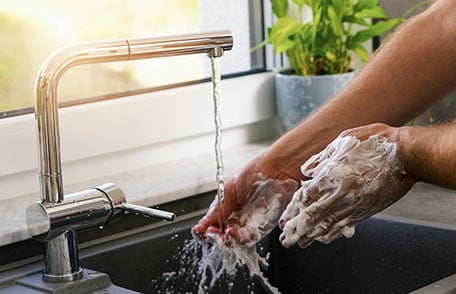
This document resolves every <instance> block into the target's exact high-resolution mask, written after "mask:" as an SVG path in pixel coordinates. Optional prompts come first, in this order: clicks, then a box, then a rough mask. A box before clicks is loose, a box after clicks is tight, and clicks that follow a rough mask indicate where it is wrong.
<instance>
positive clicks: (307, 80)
mask: <svg viewBox="0 0 456 294" xmlns="http://www.w3.org/2000/svg"><path fill="white" fill-rule="evenodd" d="M354 75H355V74H354V73H353V72H349V73H344V74H335V75H321V76H298V75H289V74H285V73H284V72H278V73H277V74H276V75H275V93H276V105H277V112H278V116H279V120H280V125H281V127H282V130H283V131H284V132H287V131H289V130H290V129H292V128H293V127H294V126H296V125H297V124H298V123H299V122H300V121H301V120H302V119H303V118H305V117H306V116H308V115H309V114H310V113H311V112H312V111H314V110H315V109H316V108H317V107H319V106H320V105H322V104H324V103H325V102H326V101H327V100H328V99H329V98H331V97H332V96H334V95H335V94H336V93H337V92H339V91H340V90H341V89H343V88H344V87H345V86H346V85H347V84H348V83H349V81H350V80H351V79H352V78H353V77H354Z"/></svg>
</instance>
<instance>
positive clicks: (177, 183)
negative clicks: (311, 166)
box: [0, 142, 456, 246]
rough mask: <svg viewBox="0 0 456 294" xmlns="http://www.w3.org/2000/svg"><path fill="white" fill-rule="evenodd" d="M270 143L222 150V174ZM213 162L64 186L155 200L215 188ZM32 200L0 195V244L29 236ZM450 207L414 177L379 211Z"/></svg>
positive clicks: (398, 213) (437, 212) (433, 212)
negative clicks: (106, 187)
mask: <svg viewBox="0 0 456 294" xmlns="http://www.w3.org/2000/svg"><path fill="white" fill-rule="evenodd" d="M270 143H271V142H261V143H253V144H247V145H243V146H240V147H234V148H230V149H227V150H224V162H225V163H224V165H225V173H224V174H225V178H229V177H231V176H232V175H233V174H234V173H235V172H236V171H238V170H239V169H240V168H241V167H242V166H244V165H245V164H246V163H247V162H248V161H250V160H251V159H253V158H254V157H256V156H257V155H259V154H260V153H261V152H262V151H264V150H265V149H266V148H267V147H268V146H269V145H270ZM215 168H216V167H215V162H214V160H213V154H210V155H209V154H202V155H201V156H196V157H192V158H188V159H187V160H179V161H174V162H169V163H167V164H161V165H156V166H151V167H148V168H143V169H138V170H135V171H131V172H124V173H120V174H118V175H115V176H112V177H109V178H99V179H94V180H92V181H90V182H87V183H81V184H78V185H73V186H70V187H65V191H66V193H70V192H75V191H80V190H84V189H88V188H90V187H93V186H96V185H99V184H102V183H106V182H113V183H116V184H117V185H118V186H119V187H120V188H122V190H123V191H124V192H125V195H126V198H127V202H130V203H133V204H138V205H143V206H154V205H158V204H161V203H166V202H170V201H173V200H177V199H182V198H185V197H188V196H192V195H197V194H200V193H205V192H209V191H213V190H215ZM37 200H39V196H38V195H25V196H22V197H17V198H13V199H9V200H5V201H0V246H4V245H7V244H11V243H15V242H18V241H22V240H25V239H29V238H30V236H29V234H28V232H27V227H26V223H25V210H26V208H27V207H28V206H29V205H30V204H31V203H32V202H33V201H37ZM455 209H456V191H455V190H450V189H445V188H441V187H436V186H433V185H429V184H425V183H417V184H416V185H415V186H414V187H413V188H412V189H411V190H410V191H409V192H408V193H407V194H406V195H405V196H404V197H403V198H402V199H400V200H399V201H398V202H396V203H395V204H393V205H392V206H390V207H389V208H387V209H386V210H384V211H383V212H381V213H380V214H381V215H384V216H394V217H399V218H409V219H416V220H422V221H427V222H435V223H442V224H447V225H456V214H455V213H454V210H455Z"/></svg>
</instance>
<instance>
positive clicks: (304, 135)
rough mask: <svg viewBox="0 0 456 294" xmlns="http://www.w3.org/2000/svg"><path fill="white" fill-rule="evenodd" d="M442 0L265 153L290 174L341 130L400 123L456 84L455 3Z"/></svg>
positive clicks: (404, 28)
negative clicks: (341, 89) (348, 83)
mask: <svg viewBox="0 0 456 294" xmlns="http://www.w3.org/2000/svg"><path fill="white" fill-rule="evenodd" d="M452 1H454V0H440V1H439V2H438V3H436V4H435V5H434V6H433V7H431V8H430V9H429V10H428V11H427V12H425V13H423V14H422V15H420V16H417V17H416V18H414V19H413V20H411V21H410V22H408V23H407V24H406V25H404V26H403V27H402V28H401V29H400V30H399V31H398V32H397V33H395V34H394V35H393V37H392V38H391V39H390V40H389V41H388V42H387V43H386V44H385V45H384V46H383V47H382V48H381V49H380V50H379V52H378V54H376V56H375V57H374V58H373V59H372V61H371V62H369V63H368V64H367V65H366V67H365V68H364V69H363V70H362V71H361V72H360V73H359V74H358V75H357V77H356V78H355V79H354V80H353V82H352V83H351V84H350V85H349V86H348V87H347V88H346V89H345V90H344V91H342V92H341V93H340V94H339V95H337V96H336V97H334V99H332V100H331V101H330V102H329V103H327V104H326V105H324V106H323V107H321V108H320V109H319V110H318V111H317V112H315V113H314V114H313V115H312V116H311V117H310V118H308V119H306V120H305V121H304V122H302V123H301V124H300V125H299V126H298V127H296V128H295V129H294V130H292V131H291V132H289V133H287V134H286V135H285V136H283V137H282V138H281V139H279V140H278V141H277V142H276V144H274V145H273V147H272V148H271V149H270V150H269V152H268V154H267V157H268V158H269V159H271V160H273V161H274V165H276V166H278V168H279V169H281V170H284V171H285V172H286V173H287V174H288V175H289V176H291V177H293V178H295V179H299V178H300V177H301V175H300V171H299V167H300V165H301V164H302V163H304V162H305V161H306V160H307V159H308V157H309V156H311V155H313V154H315V153H318V152H319V151H321V150H322V149H323V148H324V147H325V146H326V145H327V144H328V143H329V142H331V141H332V140H333V139H334V138H335V137H336V136H337V135H338V134H339V133H340V132H341V131H342V130H345V129H350V128H353V127H357V126H361V125H366V124H370V123H374V122H383V123H386V124H389V125H393V126H399V125H401V124H403V123H405V122H407V121H409V120H410V119H412V118H414V117H415V116H416V115H417V114H419V113H421V112H423V111H424V110H425V109H427V108H428V107H429V106H430V105H432V104H433V103H434V102H435V101H437V100H438V99H440V98H442V97H444V96H445V95H446V94H448V93H450V92H451V91H452V90H454V88H455V86H456V82H455V81H456V72H455V71H454V69H453V68H454V66H455V64H456V37H455V29H454V27H456V5H455V3H454V2H452Z"/></svg>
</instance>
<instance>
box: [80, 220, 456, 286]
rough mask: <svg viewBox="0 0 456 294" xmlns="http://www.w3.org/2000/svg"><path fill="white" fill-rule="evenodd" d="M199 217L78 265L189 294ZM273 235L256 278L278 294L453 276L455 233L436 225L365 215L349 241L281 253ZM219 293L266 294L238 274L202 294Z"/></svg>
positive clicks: (127, 282)
mask: <svg viewBox="0 0 456 294" xmlns="http://www.w3.org/2000/svg"><path fill="white" fill-rule="evenodd" d="M199 218H200V216H197V217H194V218H190V219H187V220H184V221H178V222H176V223H172V224H167V225H164V226H161V227H159V228H156V229H153V230H148V231H145V232H141V233H138V234H134V235H131V236H128V237H125V238H122V239H118V240H114V241H111V242H108V243H107V244H100V245H97V246H93V247H90V248H87V249H85V250H83V251H82V254H81V263H82V265H83V266H84V267H85V268H90V269H93V270H97V271H100V272H104V273H108V274H109V276H110V277H111V279H112V281H113V282H114V284H116V285H119V286H121V287H125V288H128V289H133V290H135V291H139V292H143V293H194V292H196V291H197V289H198V282H199V278H198V275H195V273H196V270H195V268H192V267H194V266H195V262H194V261H195V260H198V257H197V256H198V254H199V253H198V252H197V251H194V252H193V253H194V255H195V256H194V257H192V256H190V257H189V256H188V255H189V254H191V252H190V253H189V252H188V250H186V248H188V246H189V245H188V244H190V243H191V242H192V241H190V240H192V236H191V233H190V228H191V227H192V226H193V225H194V224H195V223H196V222H197V220H198V219H199ZM279 234H280V231H279V230H278V229H276V230H274V231H273V232H272V233H271V234H270V235H269V236H268V237H266V238H265V239H264V240H262V242H261V244H259V245H258V250H259V251H261V254H262V255H267V256H268V259H269V267H268V268H267V269H264V276H265V277H267V279H268V280H269V282H270V283H271V284H272V285H273V286H275V287H277V288H278V289H279V290H280V292H282V293H407V292H410V291H413V290H417V289H420V288H422V287H425V286H427V285H429V284H431V283H433V282H436V281H438V280H440V279H443V278H445V277H448V276H450V275H452V274H454V273H456V228H452V227H448V226H443V225H439V224H434V223H422V222H420V223H418V222H415V221H410V220H402V219H401V220H399V219H392V218H388V217H372V218H370V219H367V220H365V221H364V222H362V223H361V224H359V225H358V226H357V228H356V234H355V236H354V237H353V238H351V239H346V238H342V239H338V240H336V241H334V242H332V243H331V244H328V245H325V244H321V243H318V242H315V243H313V244H312V245H311V246H310V247H308V248H306V249H301V248H299V247H292V248H289V249H286V248H283V247H282V246H281V244H280V243H279V242H278V236H279ZM182 256H184V257H185V259H186V260H183V258H182ZM189 258H190V259H191V260H193V263H192V262H189ZM453 281H454V279H453ZM454 289H455V290H456V283H454ZM227 291H230V292H231V293H245V292H249V293H251V292H253V293H269V292H270V291H269V290H268V288H267V287H264V286H263V283H262V280H261V279H250V278H249V274H248V272H247V270H246V269H242V268H241V269H240V270H239V271H238V274H237V275H236V276H234V277H225V278H223V279H220V280H219V281H218V282H217V283H216V284H215V286H214V287H213V288H212V289H211V291H210V292H211V293H226V292H227Z"/></svg>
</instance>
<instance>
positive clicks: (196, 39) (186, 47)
mask: <svg viewBox="0 0 456 294" xmlns="http://www.w3.org/2000/svg"><path fill="white" fill-rule="evenodd" d="M232 46H233V37H232V36H231V33H230V32H229V31H222V32H214V33H200V34H190V35H180V36H174V37H161V38H141V39H120V40H107V41H96V42H87V43H79V44H75V45H70V46H68V47H64V48H61V49H60V50H57V51H56V52H54V53H53V54H52V55H51V56H49V58H48V59H47V60H46V61H45V62H44V63H43V65H42V66H41V69H40V71H39V73H38V75H37V79H36V83H35V91H36V93H35V95H36V105H35V118H36V121H37V132H38V147H39V165H40V174H39V180H40V193H41V201H38V202H36V203H34V204H32V205H31V206H30V207H29V208H28V209H27V212H26V220H27V226H28V230H29V233H30V234H31V235H32V236H33V237H34V238H35V239H37V240H39V241H43V242H45V243H46V245H45V252H44V263H45V266H44V270H43V279H44V280H45V281H47V282H69V281H75V280H78V279H80V278H81V277H82V275H83V274H82V269H81V267H80V266H79V257H78V248H77V241H76V232H75V230H76V229H79V228H88V227H92V226H102V225H104V224H106V223H107V222H109V221H110V220H112V219H113V218H114V217H116V216H118V215H121V214H122V212H128V211H130V212H131V211H133V212H135V213H138V214H142V215H150V216H156V217H160V218H164V219H167V220H172V219H174V214H173V213H168V212H164V211H159V210H154V209H150V208H147V207H140V206H137V205H132V204H128V203H126V199H125V196H124V194H123V192H122V190H120V189H119V188H117V187H116V186H115V185H114V184H111V183H108V184H104V185H101V186H98V187H95V188H92V189H90V190H86V191H82V192H77V193H73V194H70V195H67V196H64V190H63V181H62V169H61V157H60V142H59V122H58V104H57V86H58V82H59V80H60V78H61V77H62V75H63V74H64V73H65V72H67V71H68V70H69V69H71V68H72V67H74V66H77V65H82V64H92V63H102V62H111V61H128V60H138V59H147V58H156V57H165V56H177V55H187V54H197V53H206V54H208V55H209V56H212V57H219V56H222V55H223V52H224V51H226V50H231V48H232ZM65 198H66V199H65Z"/></svg>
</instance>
